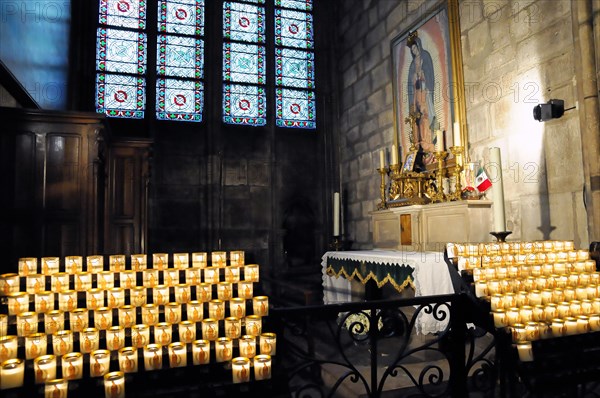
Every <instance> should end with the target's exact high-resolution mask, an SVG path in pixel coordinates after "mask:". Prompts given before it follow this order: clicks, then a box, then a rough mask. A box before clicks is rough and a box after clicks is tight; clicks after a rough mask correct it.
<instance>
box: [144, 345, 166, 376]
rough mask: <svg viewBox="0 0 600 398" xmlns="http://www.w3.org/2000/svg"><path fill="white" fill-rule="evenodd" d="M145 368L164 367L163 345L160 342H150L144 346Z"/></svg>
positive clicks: (156, 368) (157, 368)
mask: <svg viewBox="0 0 600 398" xmlns="http://www.w3.org/2000/svg"><path fill="white" fill-rule="evenodd" d="M144 369H145V370H159V369H162V346H161V345H159V344H148V345H147V346H145V347H144Z"/></svg>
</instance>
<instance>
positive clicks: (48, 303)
mask: <svg viewBox="0 0 600 398" xmlns="http://www.w3.org/2000/svg"><path fill="white" fill-rule="evenodd" d="M54 308H55V306H54V292H40V293H37V294H36V295H35V312H37V313H44V312H48V311H52V310H54Z"/></svg>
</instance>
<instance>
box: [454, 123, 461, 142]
mask: <svg viewBox="0 0 600 398" xmlns="http://www.w3.org/2000/svg"><path fill="white" fill-rule="evenodd" d="M452 136H453V138H454V142H453V143H452V144H453V145H454V146H461V145H462V141H461V139H460V124H459V123H458V122H454V128H453V129H452Z"/></svg>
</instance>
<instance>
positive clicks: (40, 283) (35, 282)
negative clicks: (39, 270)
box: [17, 274, 46, 294]
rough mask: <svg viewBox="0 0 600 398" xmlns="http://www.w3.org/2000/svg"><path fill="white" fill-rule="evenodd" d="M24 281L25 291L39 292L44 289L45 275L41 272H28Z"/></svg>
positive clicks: (30, 292)
mask: <svg viewBox="0 0 600 398" xmlns="http://www.w3.org/2000/svg"><path fill="white" fill-rule="evenodd" d="M26 281H27V293H29V294H35V293H40V292H43V291H44V290H46V276H45V275H43V274H29V276H27V279H26ZM17 286H18V284H17Z"/></svg>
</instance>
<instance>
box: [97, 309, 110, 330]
mask: <svg viewBox="0 0 600 398" xmlns="http://www.w3.org/2000/svg"><path fill="white" fill-rule="evenodd" d="M112 318H113V316H112V308H108V307H100V308H98V309H96V310H94V327H95V328H96V329H99V330H106V329H108V328H109V327H111V326H112V324H113V323H112V321H113V319H112Z"/></svg>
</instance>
